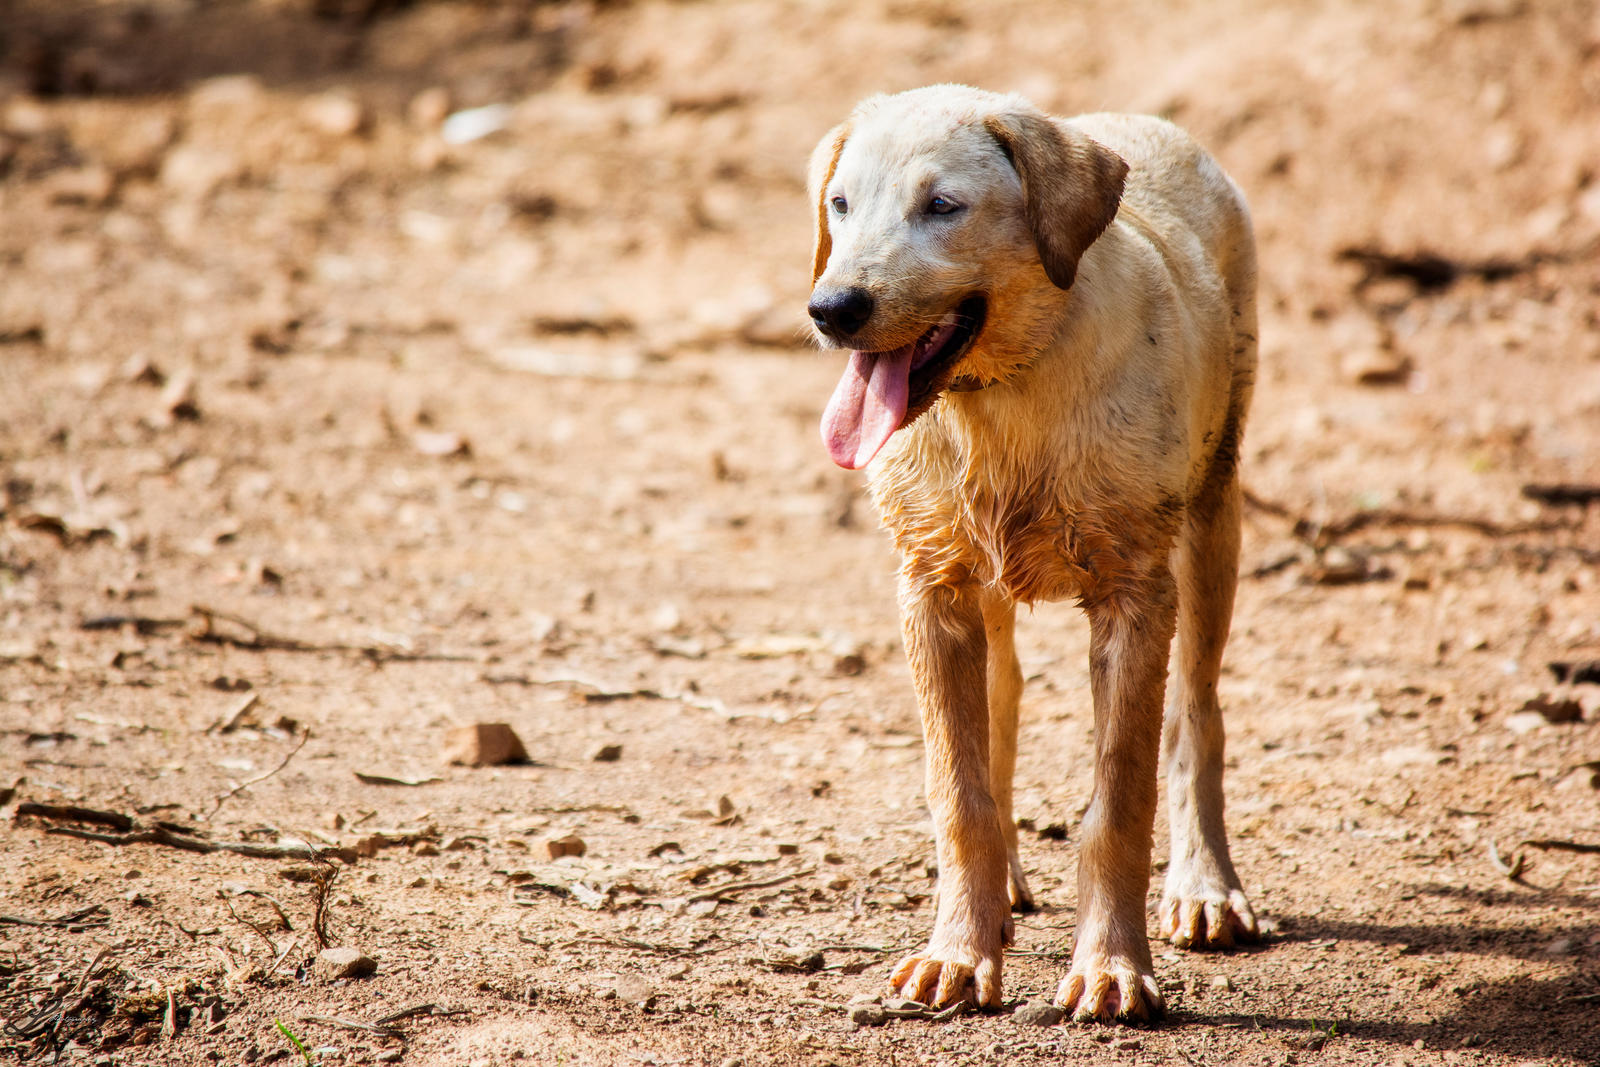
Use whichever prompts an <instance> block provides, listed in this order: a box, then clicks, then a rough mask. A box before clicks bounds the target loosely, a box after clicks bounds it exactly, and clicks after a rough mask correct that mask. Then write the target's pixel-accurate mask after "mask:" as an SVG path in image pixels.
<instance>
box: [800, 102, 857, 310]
mask: <svg viewBox="0 0 1600 1067" xmlns="http://www.w3.org/2000/svg"><path fill="white" fill-rule="evenodd" d="M849 139H850V123H849V122H841V123H840V124H839V125H837V126H835V127H834V128H833V129H831V130H829V131H828V132H827V133H825V134H823V136H822V140H821V141H818V142H817V147H816V149H815V150H814V151H813V152H812V153H811V167H810V170H809V176H808V179H807V182H806V184H807V185H808V186H809V187H810V190H811V200H812V202H813V203H814V204H816V205H817V232H816V240H815V242H814V243H813V244H812V246H811V284H812V285H815V284H816V283H817V279H818V278H820V277H822V272H823V271H825V270H827V269H828V257H829V256H831V255H833V236H832V235H831V234H830V233H829V232H828V183H829V182H831V181H833V169H834V168H835V167H837V166H838V165H839V153H840V152H843V151H844V143H845V142H846V141H847V140H849Z"/></svg>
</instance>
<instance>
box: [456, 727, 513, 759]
mask: <svg viewBox="0 0 1600 1067" xmlns="http://www.w3.org/2000/svg"><path fill="white" fill-rule="evenodd" d="M448 760H449V762H451V763H464V764H466V765H467V766H468V767H494V766H499V765H501V764H505V763H526V762H528V750H527V749H525V748H523V747H522V741H521V740H520V739H519V738H518V737H517V735H516V734H515V733H513V732H512V730H511V727H509V726H507V725H506V724H505V723H503V722H480V723H473V724H472V725H471V726H461V727H457V728H456V729H455V731H454V732H452V733H451V735H450V747H449V756H448Z"/></svg>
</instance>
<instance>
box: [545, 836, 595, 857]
mask: <svg viewBox="0 0 1600 1067" xmlns="http://www.w3.org/2000/svg"><path fill="white" fill-rule="evenodd" d="M544 847H545V851H547V852H549V853H550V858H551V859H553V860H558V859H560V858H561V857H562V856H581V855H583V854H584V853H585V852H587V851H589V846H588V845H586V844H584V841H583V838H581V837H579V836H578V835H577V834H568V835H567V836H566V837H552V838H551V839H550V840H548V841H546V842H545V843H544Z"/></svg>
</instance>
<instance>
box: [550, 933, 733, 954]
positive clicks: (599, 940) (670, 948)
mask: <svg viewBox="0 0 1600 1067" xmlns="http://www.w3.org/2000/svg"><path fill="white" fill-rule="evenodd" d="M532 943H534V944H537V942H532ZM740 944H748V942H731V943H729V944H726V945H716V946H713V947H711V948H701V947H699V946H698V945H696V946H688V945H666V944H658V943H656V942H654V941H636V940H634V939H633V938H631V937H608V936H606V935H605V934H595V935H594V936H592V937H577V938H573V939H572V940H571V941H565V942H563V943H562V944H561V946H560V947H562V948H566V947H568V946H571V945H608V946H610V947H612V948H631V949H633V950H634V951H636V952H653V953H655V954H656V955H658V956H667V957H670V958H674V959H685V958H692V957H695V956H712V955H715V954H716V953H718V952H726V951H728V950H729V949H731V948H737V947H739V945H740Z"/></svg>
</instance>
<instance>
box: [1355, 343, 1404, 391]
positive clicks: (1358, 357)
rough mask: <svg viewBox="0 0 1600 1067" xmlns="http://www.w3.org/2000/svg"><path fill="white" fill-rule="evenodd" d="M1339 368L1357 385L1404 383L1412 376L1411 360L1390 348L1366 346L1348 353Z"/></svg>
mask: <svg viewBox="0 0 1600 1067" xmlns="http://www.w3.org/2000/svg"><path fill="white" fill-rule="evenodd" d="M1339 369H1340V371H1341V372H1342V373H1343V374H1344V376H1345V378H1346V379H1348V380H1349V381H1352V382H1354V383H1355V384H1357V385H1404V384H1405V382H1406V379H1407V378H1409V377H1410V376H1411V360H1410V359H1408V358H1407V357H1405V356H1403V355H1401V354H1400V353H1398V352H1394V351H1390V350H1389V349H1383V348H1364V349H1357V350H1356V351H1354V352H1350V353H1348V354H1347V355H1346V356H1345V357H1344V358H1343V359H1342V360H1340V361H1339Z"/></svg>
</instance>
